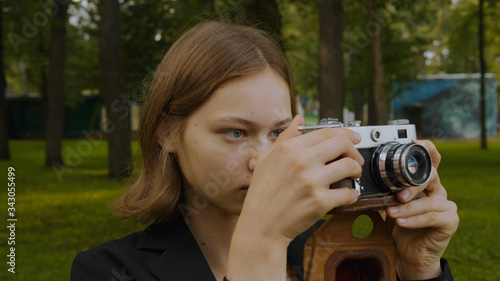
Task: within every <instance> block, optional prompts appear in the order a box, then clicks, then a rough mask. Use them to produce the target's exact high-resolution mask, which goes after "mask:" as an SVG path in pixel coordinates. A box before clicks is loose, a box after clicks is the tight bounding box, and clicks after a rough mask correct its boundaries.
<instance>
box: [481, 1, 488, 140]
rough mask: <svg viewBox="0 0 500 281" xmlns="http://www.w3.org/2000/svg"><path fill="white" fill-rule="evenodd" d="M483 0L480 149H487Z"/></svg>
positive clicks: (482, 15)
mask: <svg viewBox="0 0 500 281" xmlns="http://www.w3.org/2000/svg"><path fill="white" fill-rule="evenodd" d="M483 2H484V1H483V0H479V65H480V67H481V149H483V150H486V149H488V143H487V134H486V89H485V85H484V75H485V73H486V63H485V61H484V23H483V17H484V12H483Z"/></svg>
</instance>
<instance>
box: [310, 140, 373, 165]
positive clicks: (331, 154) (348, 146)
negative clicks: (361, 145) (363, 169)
mask: <svg viewBox="0 0 500 281" xmlns="http://www.w3.org/2000/svg"><path fill="white" fill-rule="evenodd" d="M311 156H312V157H314V158H316V159H318V160H320V161H322V163H325V164H326V163H327V162H330V161H333V160H335V159H337V158H339V157H349V158H352V159H354V160H356V161H357V162H358V163H359V164H360V165H363V163H364V159H363V156H361V154H360V153H359V151H358V150H357V149H356V147H354V143H352V141H351V140H350V139H348V138H346V137H345V136H335V137H332V138H329V139H326V140H324V141H322V142H320V143H318V144H316V145H315V146H314V147H312V149H311Z"/></svg>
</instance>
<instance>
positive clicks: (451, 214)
mask: <svg viewBox="0 0 500 281" xmlns="http://www.w3.org/2000/svg"><path fill="white" fill-rule="evenodd" d="M448 202H450V204H453V206H455V207H454V208H449V209H448V210H446V211H444V212H427V213H424V214H421V215H417V216H412V217H402V218H396V219H395V221H396V224H397V225H398V226H401V227H404V228H409V229H416V228H429V227H432V228H441V231H444V232H449V233H454V232H455V230H456V229H457V227H458V224H459V217H458V214H457V211H456V205H455V204H454V203H453V202H451V201H448Z"/></svg>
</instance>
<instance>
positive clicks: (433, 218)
mask: <svg viewBox="0 0 500 281" xmlns="http://www.w3.org/2000/svg"><path fill="white" fill-rule="evenodd" d="M439 217H440V216H439V213H437V212H430V213H429V215H428V219H429V224H431V225H433V224H435V223H436V222H438V221H439Z"/></svg>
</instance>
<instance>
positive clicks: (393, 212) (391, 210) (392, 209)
mask: <svg viewBox="0 0 500 281" xmlns="http://www.w3.org/2000/svg"><path fill="white" fill-rule="evenodd" d="M387 211H388V212H389V214H391V215H393V216H394V215H397V214H398V213H399V208H397V207H390V208H388V209H387Z"/></svg>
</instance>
